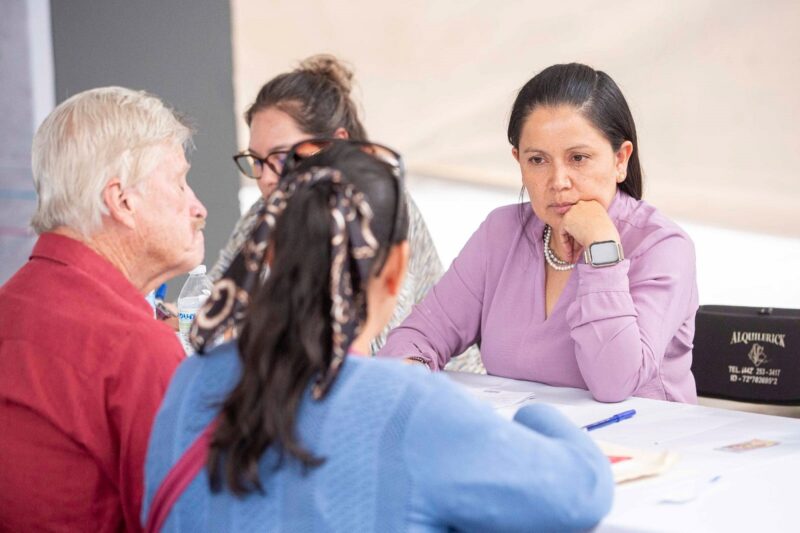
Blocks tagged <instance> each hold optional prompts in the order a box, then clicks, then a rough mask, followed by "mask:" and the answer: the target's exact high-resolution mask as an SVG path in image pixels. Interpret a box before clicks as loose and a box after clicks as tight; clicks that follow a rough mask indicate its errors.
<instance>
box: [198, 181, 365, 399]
mask: <svg viewBox="0 0 800 533" xmlns="http://www.w3.org/2000/svg"><path fill="white" fill-rule="evenodd" d="M319 181H329V182H330V183H331V184H332V186H333V194H332V195H331V197H330V203H329V206H330V214H331V220H332V223H331V258H332V261H331V270H330V290H331V294H330V296H331V323H332V330H333V331H332V340H333V356H332V358H331V363H330V367H329V368H328V369H327V371H326V372H324V373H323V374H322V375H321V376H319V377H318V378H317V382H316V383H315V384H314V387H313V390H312V393H313V396H314V398H315V399H319V398H322V397H323V396H324V395H325V393H326V392H327V390H328V389H329V388H330V385H331V383H332V382H333V380H334V379H335V377H336V375H337V374H338V372H339V368H340V367H341V365H342V364H343V363H344V360H345V356H346V354H347V349H348V348H349V347H350V344H351V343H352V342H353V340H354V339H355V338H356V336H357V335H358V333H359V330H360V326H361V323H362V322H363V321H364V320H365V319H366V296H365V290H364V289H365V287H364V286H363V284H364V283H366V280H367V279H369V274H370V267H371V264H372V262H371V261H370V260H371V259H373V258H374V257H375V255H376V253H377V251H378V248H379V246H378V241H377V240H376V239H375V236H374V235H373V233H372V230H371V229H370V222H371V221H372V217H373V215H372V209H371V208H370V206H369V204H368V203H367V201H366V198H365V197H364V195H363V194H362V193H360V192H358V191H357V190H356V188H355V187H353V185H352V184H350V183H348V182H347V181H345V180H344V179H343V178H342V175H341V173H340V172H339V171H337V170H334V169H330V168H312V169H311V170H310V171H308V172H306V173H303V174H299V175H298V176H297V177H295V178H294V179H291V180H286V181H285V182H282V183H281V184H280V185H279V187H278V188H277V189H276V190H275V192H273V193H272V195H271V196H270V197H269V199H268V200H267V201H266V202H265V204H264V209H263V210H262V211H261V212H260V213H259V215H258V220H257V222H256V224H255V228H254V229H253V232H252V234H251V236H250V238H249V239H248V240H247V241H246V242H245V244H244V246H243V247H242V249H241V251H240V252H239V254H238V255H237V256H236V257H235V258H234V260H233V261H232V262H231V265H230V266H229V267H228V269H227V270H226V271H225V273H224V274H223V275H222V277H221V278H220V279H219V281H217V282H216V283H215V284H214V289H213V290H212V292H211V296H210V297H209V298H208V300H207V301H206V303H205V304H204V305H203V306H202V307H201V308H200V309H199V310H198V312H197V315H196V318H195V321H194V323H193V324H192V329H191V334H190V335H191V342H192V346H194V348H195V350H197V352H199V353H202V352H203V351H204V350H205V349H206V347H208V346H210V345H211V343H212V342H213V341H214V340H215V339H217V338H218V337H219V336H221V335H223V334H224V333H225V332H226V331H228V330H229V329H231V328H233V329H234V330H236V331H238V330H239V329H240V328H241V326H242V324H243V322H244V319H245V317H246V313H247V307H248V304H249V302H250V299H251V297H252V296H253V295H254V292H255V290H256V289H257V288H258V286H259V280H260V279H261V277H262V276H263V275H264V272H265V270H266V269H267V265H266V257H267V248H268V245H269V236H270V233H271V232H272V230H273V229H274V227H275V223H276V221H277V219H278V218H279V217H280V215H281V214H282V213H283V211H284V209H286V206H287V204H288V202H289V201H290V199H291V197H292V196H293V195H294V193H295V192H296V191H297V190H299V189H301V188H303V187H311V186H313V184H314V183H316V182H319Z"/></svg>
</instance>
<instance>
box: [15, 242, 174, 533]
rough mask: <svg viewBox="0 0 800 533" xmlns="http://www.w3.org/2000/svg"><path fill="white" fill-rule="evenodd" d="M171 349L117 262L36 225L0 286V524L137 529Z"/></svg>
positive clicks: (170, 338) (166, 331)
mask: <svg viewBox="0 0 800 533" xmlns="http://www.w3.org/2000/svg"><path fill="white" fill-rule="evenodd" d="M182 359H183V349H182V348H181V345H180V343H179V342H178V340H177V338H176V336H175V333H174V332H173V331H172V330H171V329H170V328H169V327H167V326H166V325H164V324H162V323H160V322H158V321H156V320H155V319H154V318H153V310H152V308H151V307H150V305H149V304H148V303H147V301H146V300H145V299H144V296H143V295H142V294H141V293H140V292H139V291H137V290H136V288H135V287H134V286H133V285H132V284H131V282H130V281H128V280H127V278H125V277H124V276H123V275H122V273H121V272H120V271H119V270H117V269H116V268H115V267H114V266H113V265H112V264H111V263H109V262H108V261H107V260H106V259H104V258H103V257H101V256H100V255H98V254H97V253H95V252H94V251H93V250H91V249H89V248H88V247H87V246H85V245H84V244H82V243H80V242H78V241H76V240H74V239H70V238H67V237H64V236H61V235H56V234H52V233H45V234H43V235H41V236H40V237H39V240H38V241H37V243H36V246H35V247H34V249H33V253H32V255H31V258H30V261H28V263H27V264H26V265H25V266H23V267H22V268H21V269H20V270H19V271H18V272H17V273H16V274H15V275H14V277H12V278H11V279H10V280H9V281H8V282H7V283H6V284H5V285H3V286H2V287H0V525H1V526H0V528H2V529H4V530H9V531H35V530H40V529H46V530H48V531H76V530H80V531H120V530H128V531H138V530H140V529H141V527H140V525H139V508H140V506H141V500H142V487H143V472H144V458H145V453H146V451H147V442H148V438H149V436H150V427H151V425H152V422H153V419H154V417H155V414H156V410H157V409H158V406H159V404H160V403H161V399H162V397H163V395H164V392H165V391H166V388H167V385H168V383H169V379H170V377H171V376H172V372H173V371H174V370H175V368H176V367H177V366H178V364H179V363H180V361H181V360H182Z"/></svg>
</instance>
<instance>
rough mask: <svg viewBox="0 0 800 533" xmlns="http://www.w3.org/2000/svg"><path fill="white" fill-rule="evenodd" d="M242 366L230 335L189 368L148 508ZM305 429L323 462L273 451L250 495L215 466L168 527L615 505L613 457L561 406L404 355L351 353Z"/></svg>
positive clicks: (458, 521)
mask: <svg viewBox="0 0 800 533" xmlns="http://www.w3.org/2000/svg"><path fill="white" fill-rule="evenodd" d="M240 368H241V367H240V361H239V358H238V356H237V353H236V346H235V344H226V345H223V346H220V347H218V348H217V349H216V350H214V351H212V352H211V353H210V354H208V355H206V356H197V357H192V358H190V359H188V360H186V361H185V362H184V363H183V364H182V365H181V367H180V368H179V369H178V371H177V372H176V374H175V376H174V377H173V380H172V383H171V384H170V387H169V391H168V392H167V396H166V398H165V400H164V403H163V405H162V407H161V410H160V411H159V413H158V416H157V418H156V421H155V424H154V426H153V432H152V435H151V437H150V446H149V451H148V456H147V464H146V472H145V497H144V504H143V509H142V516H143V517H146V516H147V511H148V509H149V506H150V502H151V501H152V498H153V495H154V494H155V492H156V490H157V489H158V486H159V484H160V483H161V480H162V479H163V478H164V477H165V476H166V474H167V472H168V471H169V469H170V468H171V467H172V465H173V464H174V463H175V462H176V461H177V460H178V458H179V457H180V456H181V455H182V454H183V452H184V450H186V448H188V446H189V445H190V444H191V443H192V442H193V441H194V440H195V438H196V437H197V436H198V435H199V433H200V431H202V430H203V428H205V426H206V425H207V424H208V423H209V421H210V420H211V419H212V418H213V417H214V416H215V415H216V414H217V412H218V409H219V407H218V406H219V405H220V402H221V401H222V400H223V399H224V398H225V396H226V395H227V393H228V392H229V391H230V390H231V389H232V388H233V386H235V384H236V382H237V379H238V376H239V373H240V371H241V370H240ZM297 434H298V436H299V439H300V442H301V443H302V444H303V446H305V447H306V449H308V450H309V451H311V452H312V453H313V454H314V455H315V456H317V457H323V458H325V462H324V464H323V465H322V466H319V467H317V468H313V469H311V470H310V471H308V472H306V473H304V472H303V469H302V468H301V467H300V465H299V463H298V462H297V461H294V460H292V459H289V460H287V461H286V462H284V464H283V466H282V467H281V468H280V469H278V470H273V469H272V468H271V467H270V463H272V464H274V462H273V461H274V459H275V455H276V454H275V452H274V450H268V451H267V452H266V453H265V454H264V457H263V458H262V460H261V465H262V469H261V480H262V484H263V486H264V489H265V491H264V493H263V494H261V493H253V494H249V495H248V496H246V497H244V498H238V497H236V496H234V495H233V494H232V493H230V492H229V491H223V492H219V493H212V492H211V491H210V489H209V484H208V476H207V473H206V471H205V470H203V471H202V472H201V473H200V475H198V476H197V478H196V479H195V480H194V481H193V482H192V484H191V485H190V486H189V487H188V489H187V490H186V492H184V494H183V495H182V496H181V498H180V499H179V500H178V501H177V503H176V504H175V507H173V509H172V512H171V514H170V515H169V518H168V519H167V522H166V524H165V527H164V531H189V532H191V533H198V532H200V531H292V532H303V531H342V532H354V531H444V530H448V529H457V530H467V531H534V530H535V531H547V530H558V531H568V530H576V529H585V528H589V527H591V526H593V525H594V524H596V523H597V522H598V521H599V520H600V519H601V518H602V517H603V516H604V515H605V514H606V513H607V512H608V510H609V508H610V507H611V500H612V495H613V481H612V478H611V471H610V468H609V465H608V460H607V459H606V458H605V457H604V456H603V455H602V454H601V453H600V451H599V450H598V449H597V447H596V446H595V445H594V443H593V442H592V441H591V440H590V439H589V437H588V436H587V435H586V434H585V433H584V432H583V431H581V430H579V429H578V428H576V427H575V426H574V425H572V424H571V423H570V422H569V421H567V420H566V419H565V418H563V417H562V416H561V415H560V414H559V413H558V412H556V411H555V410H554V409H552V408H550V407H548V406H545V405H538V404H534V405H529V406H526V407H523V408H522V409H520V411H519V412H518V413H517V415H516V417H515V421H514V422H510V421H507V420H503V419H502V418H500V417H498V416H497V415H496V414H495V413H494V412H493V411H492V409H491V408H490V407H489V406H488V405H484V404H483V403H481V402H479V401H478V400H476V399H473V398H472V397H471V396H470V395H468V393H466V392H463V391H462V390H461V389H460V388H459V387H458V385H456V384H454V383H452V382H450V381H449V380H448V378H446V377H445V376H442V375H435V374H428V373H427V372H426V371H425V370H424V369H422V368H418V367H415V366H414V365H406V364H402V363H399V362H397V361H390V360H382V359H365V358H360V357H349V358H348V360H347V362H346V363H345V365H344V366H343V367H342V369H341V373H340V375H339V377H338V378H337V380H336V382H335V384H334V386H333V387H332V389H331V390H330V392H329V393H328V395H327V396H326V397H325V399H324V400H323V401H314V400H312V399H311V397H310V394H308V392H307V394H306V397H305V398H304V399H303V402H302V404H301V407H300V412H299V414H298V423H297ZM143 521H144V519H143Z"/></svg>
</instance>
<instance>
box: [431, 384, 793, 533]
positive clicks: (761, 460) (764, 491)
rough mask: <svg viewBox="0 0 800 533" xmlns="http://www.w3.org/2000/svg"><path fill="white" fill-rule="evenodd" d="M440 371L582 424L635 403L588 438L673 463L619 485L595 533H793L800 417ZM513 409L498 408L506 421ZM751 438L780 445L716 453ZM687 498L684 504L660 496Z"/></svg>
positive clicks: (604, 416) (479, 388) (469, 386)
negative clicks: (605, 396) (620, 398)
mask: <svg viewBox="0 0 800 533" xmlns="http://www.w3.org/2000/svg"><path fill="white" fill-rule="evenodd" d="M447 374H448V376H450V378H452V379H453V380H454V381H456V382H458V383H460V384H462V385H463V386H465V387H467V388H471V389H476V390H482V389H485V388H487V387H491V388H493V389H500V390H509V391H525V392H532V393H534V394H535V395H536V398H535V399H533V400H529V401H530V402H539V403H546V404H549V405H552V406H554V407H556V408H557V409H558V410H559V411H561V412H562V413H563V414H564V415H566V416H567V418H569V419H570V420H572V421H573V422H575V423H576V424H577V425H581V426H583V425H586V424H588V423H590V422H594V421H597V420H602V419H604V418H608V417H609V416H611V415H614V414H616V413H619V412H622V411H625V410H627V409H636V416H634V417H633V418H631V419H629V420H625V421H622V422H619V423H617V424H612V425H610V426H607V427H604V428H601V429H598V430H596V431H593V432H592V433H591V435H592V437H593V438H596V439H601V440H603V441H606V442H610V443H614V444H619V445H624V446H629V447H632V448H638V449H645V450H656V451H660V450H670V451H674V452H676V453H677V454H678V461H677V462H676V463H675V464H674V465H673V466H672V467H671V468H670V469H669V470H668V471H667V472H665V473H663V474H661V475H659V476H655V477H652V478H648V479H641V480H637V481H631V482H628V483H623V484H618V485H617V486H616V493H615V496H614V506H613V508H612V510H611V513H610V514H609V515H608V516H607V517H606V518H605V519H604V520H603V521H602V522H601V523H600V525H599V526H598V528H597V530H596V531H602V532H611V531H615V532H623V531H624V532H634V531H635V532H639V531H675V532H678V531H680V532H706V531H708V532H712V531H713V532H717V531H719V532H726V533H727V532H738V531H757V532H762V531H763V532H773V531H792V532H800V420H797V419H792V418H784V417H777V416H768V415H760V414H754V413H745V412H739V411H730V410H723V409H714V408H710V407H702V406H698V405H686V404H679V403H672V402H663V401H657V400H647V399H644V398H630V399H628V400H626V401H624V402H621V403H617V404H604V403H600V402H597V401H594V400H593V399H592V397H591V395H590V394H589V392H588V391H585V390H580V389H572V388H563V387H551V386H548V385H543V384H541V383H533V382H529V381H517V380H511V379H506V378H500V377H497V376H486V375H479V374H468V373H462V372H448V373H447ZM518 408H519V406H516V407H505V408H498V409H497V412H498V414H499V415H500V416H503V417H506V418H511V417H513V415H514V413H515V412H516V410H517V409H518ZM751 439H768V440H775V441H778V442H779V443H780V444H778V445H777V446H772V447H769V448H761V449H756V450H751V451H746V452H739V453H733V452H729V451H721V450H718V449H717V448H720V447H722V446H726V445H730V444H736V443H739V442H745V441H749V440H751ZM714 478H718V479H717V481H714V482H710V480H711V479H714ZM684 498H685V499H688V501H685V502H684V503H674V502H673V503H665V502H664V501H663V500H665V499H667V500H669V499H672V500H676V499H677V500H681V499H684Z"/></svg>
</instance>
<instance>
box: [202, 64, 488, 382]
mask: <svg viewBox="0 0 800 533" xmlns="http://www.w3.org/2000/svg"><path fill="white" fill-rule="evenodd" d="M352 78H353V74H352V72H351V71H350V70H349V69H348V68H347V67H345V65H343V64H342V63H341V62H339V61H338V60H337V59H336V58H334V57H333V56H330V55H317V56H312V57H309V58H308V59H306V60H305V61H303V62H302V63H301V64H300V66H299V67H298V68H296V69H295V70H292V71H290V72H286V73H283V74H280V75H278V76H276V77H275V78H273V79H272V80H270V81H269V82H267V83H266V84H265V85H264V86H263V87H262V88H261V90H260V91H259V93H258V96H257V97H256V100H255V102H254V103H253V104H252V105H251V106H250V107H249V108H248V109H247V112H246V113H245V120H246V121H247V125H248V127H249V128H250V142H249V145H248V148H247V150H245V151H243V152H242V153H239V154H237V155H236V156H234V161H235V162H236V165H237V166H238V167H239V169H240V170H241V171H242V173H243V174H244V175H245V176H247V177H249V178H252V179H255V180H256V184H257V185H258V188H259V190H260V191H261V198H259V199H258V200H257V201H256V202H255V203H254V204H253V206H252V207H251V208H250V210H249V211H248V212H247V213H246V214H245V215H244V216H242V218H241V219H240V220H239V222H238V223H237V224H236V227H235V228H234V230H233V233H232V235H231V237H230V239H229V241H228V243H227V244H226V245H225V247H224V248H223V249H222V251H221V252H220V256H219V259H218V260H217V263H216V264H215V265H214V266H213V267H212V269H211V270H210V271H209V276H210V277H211V279H212V281H216V280H218V279H219V278H220V277H221V276H222V274H223V272H224V271H225V270H226V269H227V268H228V267H229V265H230V262H231V260H232V258H233V257H234V256H235V255H236V254H237V253H238V252H239V250H240V249H241V247H242V245H243V243H244V242H245V240H246V238H247V235H249V233H250V231H251V230H252V228H253V224H254V222H255V220H256V215H257V213H258V212H259V210H260V209H261V208H262V207H263V205H264V201H265V199H266V198H268V197H269V195H270V194H271V193H272V191H273V190H274V189H275V187H276V186H277V184H278V179H279V177H280V174H281V172H282V170H283V163H284V160H285V158H286V155H287V153H288V150H289V148H290V147H291V146H292V145H294V144H295V143H297V142H298V141H302V140H305V139H309V138H339V139H352V140H356V141H366V140H367V132H366V130H365V128H364V126H363V124H362V123H361V121H360V120H359V117H358V112H357V108H356V104H355V102H354V101H353V99H352V98H351V96H350V89H351V81H352ZM408 211H409V220H410V227H409V239H408V240H409V245H410V247H411V257H410V260H409V267H408V270H409V275H408V276H407V278H406V281H405V283H404V284H403V288H402V291H401V292H400V296H399V298H398V304H397V308H396V310H395V313H394V315H393V317H392V320H390V321H389V324H388V326H387V327H386V330H385V331H384V332H382V333H381V334H380V335H378V336H377V337H376V340H375V344H374V345H373V347H372V351H373V352H374V351H377V349H378V348H380V346H382V345H383V342H384V341H385V339H386V333H388V331H389V330H390V329H391V328H392V327H394V326H396V325H398V324H399V323H400V322H401V321H402V320H403V318H405V317H406V316H407V315H408V313H409V312H410V311H411V307H412V306H413V305H414V304H415V303H417V302H418V301H420V300H421V299H422V298H423V297H424V296H425V294H427V292H428V290H429V289H430V288H431V287H432V286H433V284H434V283H436V281H437V280H438V279H439V278H440V277H441V275H442V271H443V270H442V263H441V261H440V259H439V255H438V254H437V252H436V248H435V247H434V245H433V241H432V240H431V237H430V234H429V233H428V228H427V227H426V225H425V221H424V220H423V218H422V215H421V214H420V212H419V210H418V209H417V206H416V205H415V204H414V202H413V200H411V198H408ZM456 365H457V366H458V367H459V369H461V370H466V369H469V370H475V371H480V370H482V367H481V363H480V354H479V353H478V352H477V349H474V348H473V349H472V350H471V351H470V354H469V355H468V356H467V357H466V358H462V359H461V361H459V362H458V363H456Z"/></svg>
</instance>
